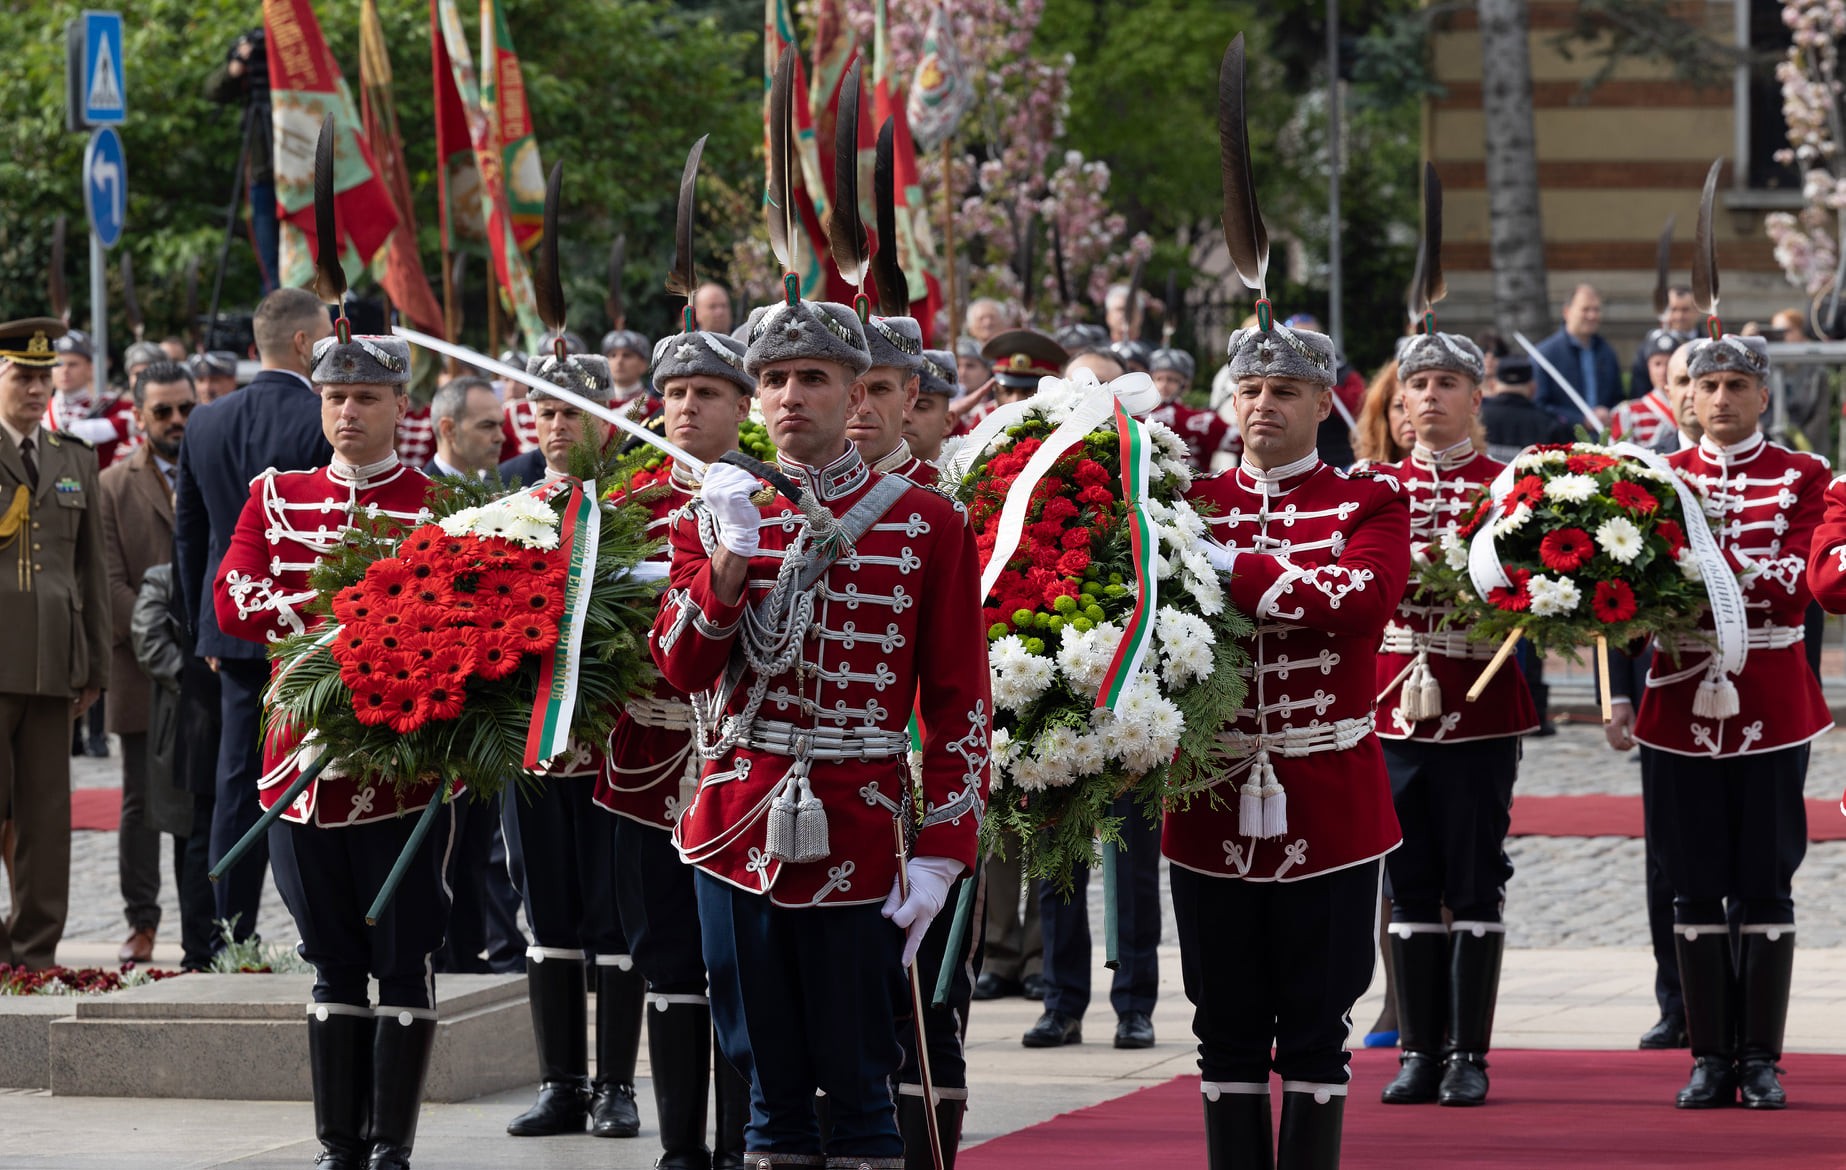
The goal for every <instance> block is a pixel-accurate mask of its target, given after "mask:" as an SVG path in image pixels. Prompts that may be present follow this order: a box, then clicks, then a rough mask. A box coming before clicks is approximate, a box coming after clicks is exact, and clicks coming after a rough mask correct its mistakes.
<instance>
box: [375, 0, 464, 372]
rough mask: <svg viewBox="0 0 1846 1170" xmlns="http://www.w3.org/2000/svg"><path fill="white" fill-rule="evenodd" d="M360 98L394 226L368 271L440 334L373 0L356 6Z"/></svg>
mask: <svg viewBox="0 0 1846 1170" xmlns="http://www.w3.org/2000/svg"><path fill="white" fill-rule="evenodd" d="M359 103H360V114H361V117H362V120H363V122H364V124H365V137H366V139H367V141H369V142H370V143H371V144H372V152H373V154H374V156H375V157H376V158H377V160H378V168H379V171H380V172H381V175H382V177H383V179H384V184H385V190H386V191H387V192H389V193H390V196H391V204H392V207H393V209H394V210H395V211H396V212H397V227H396V228H395V229H394V230H393V231H392V233H391V239H390V241H389V242H388V243H386V245H385V247H384V250H383V251H382V252H380V253H379V254H378V258H377V259H376V260H375V261H373V265H372V268H373V272H374V273H375V274H376V275H377V277H378V283H379V284H380V285H381V286H383V288H384V290H385V295H387V296H389V297H390V298H391V303H392V304H394V305H396V306H397V308H398V311H399V312H401V313H403V314H404V316H405V317H406V318H407V319H409V320H410V322H411V323H412V324H414V325H415V326H416V327H417V328H418V329H421V330H423V332H425V333H433V334H435V335H437V336H438V337H445V338H446V336H447V334H446V333H445V332H444V331H443V327H442V325H443V321H442V310H441V308H440V307H438V306H437V304H436V294H435V293H434V292H433V291H431V289H430V287H429V277H427V276H425V275H424V273H423V264H422V261H421V260H420V259H419V258H418V256H417V221H416V217H415V216H414V215H413V214H412V211H411V202H410V174H409V171H408V169H407V168H406V167H405V165H404V142H403V139H402V138H401V137H400V136H399V135H398V130H397V105H396V103H395V102H394V101H393V100H392V97H391V57H390V54H389V53H387V52H386V51H385V30H384V28H383V26H382V25H380V24H379V22H378V7H377V5H376V4H374V3H373V2H372V0H363V2H362V3H361V4H360V6H359Z"/></svg>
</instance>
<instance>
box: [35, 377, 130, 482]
mask: <svg viewBox="0 0 1846 1170" xmlns="http://www.w3.org/2000/svg"><path fill="white" fill-rule="evenodd" d="M45 429H46V430H52V431H63V432H64V433H65V434H69V435H75V436H77V437H78V438H79V439H82V440H83V441H84V442H86V443H88V444H90V446H92V447H94V448H96V468H97V470H98V471H106V470H107V469H108V468H109V465H110V464H112V463H114V462H115V461H116V460H118V459H126V458H127V457H128V455H129V453H130V452H132V451H133V450H134V449H135V448H136V447H139V446H140V445H141V433H140V432H139V431H137V430H136V429H135V401H134V398H133V397H131V396H130V395H127V394H124V395H122V396H121V397H119V398H117V399H115V400H114V401H113V402H111V403H109V404H108V405H107V406H105V407H103V409H102V410H100V411H98V412H97V413H95V414H93V415H92V414H91V413H90V396H89V395H88V394H85V395H82V396H81V397H72V398H66V397H65V396H64V395H63V394H56V393H54V394H53V395H52V396H51V401H50V402H48V403H46V404H45Z"/></svg>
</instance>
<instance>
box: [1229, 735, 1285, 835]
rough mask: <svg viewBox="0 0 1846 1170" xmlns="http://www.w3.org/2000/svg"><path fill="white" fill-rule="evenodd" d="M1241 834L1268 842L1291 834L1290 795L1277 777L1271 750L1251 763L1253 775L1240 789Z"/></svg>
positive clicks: (1238, 791)
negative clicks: (1289, 818)
mask: <svg viewBox="0 0 1846 1170" xmlns="http://www.w3.org/2000/svg"><path fill="white" fill-rule="evenodd" d="M1237 795H1238V799H1237V832H1238V834H1239V835H1240V836H1244V837H1256V838H1259V839H1267V838H1269V837H1280V836H1281V835H1282V834H1284V833H1286V832H1288V793H1286V792H1284V791H1283V790H1282V781H1281V780H1279V779H1277V778H1276V770H1275V765H1273V764H1271V763H1270V762H1269V753H1268V751H1266V750H1264V751H1258V752H1257V753H1256V758H1255V759H1254V760H1252V761H1250V772H1249V774H1248V775H1247V776H1245V777H1244V782H1243V786H1242V787H1241V788H1239V789H1238V790H1237Z"/></svg>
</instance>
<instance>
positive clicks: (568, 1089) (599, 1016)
mask: <svg viewBox="0 0 1846 1170" xmlns="http://www.w3.org/2000/svg"><path fill="white" fill-rule="evenodd" d="M526 371H527V372H528V373H531V374H536V375H538V376H539V377H541V378H544V379H546V380H547V381H549V382H552V383H554V384H556V385H558V386H562V387H564V388H565V389H567V390H570V391H573V392H574V393H576V394H577V395H578V396H579V397H581V398H587V399H589V400H590V401H592V402H608V401H609V395H610V390H609V363H608V362H606V361H604V360H603V359H602V358H600V357H597V356H595V355H594V354H583V353H571V352H569V351H568V349H567V350H566V352H565V353H563V354H560V353H558V352H556V351H555V350H554V351H552V352H548V353H544V354H535V355H533V356H532V357H531V358H529V359H527V362H526ZM528 400H529V401H530V402H531V403H532V408H533V412H534V417H535V418H536V419H537V420H538V434H539V441H540V444H541V445H540V447H539V449H538V450H536V451H532V452H529V453H527V454H525V455H521V456H519V457H518V458H517V459H514V460H512V461H510V462H508V463H502V464H501V465H500V475H501V478H502V479H505V480H507V481H508V482H511V481H512V480H515V479H517V480H519V481H520V482H522V483H526V484H534V483H541V482H544V481H545V480H548V479H552V478H555V477H557V476H560V475H564V474H566V473H567V471H568V468H569V466H570V453H571V450H572V449H573V448H574V447H576V445H577V444H578V443H579V442H581V441H582V439H583V437H584V436H585V435H589V436H592V437H594V438H595V439H597V440H599V441H600V440H601V439H603V438H605V437H606V436H607V434H608V430H609V424H607V423H605V422H603V421H602V420H601V419H598V418H596V417H594V416H593V415H590V414H587V413H585V412H584V411H583V410H581V409H580V408H578V407H576V406H573V405H571V404H570V403H568V402H566V401H564V400H563V399H561V398H555V397H553V396H551V395H548V394H546V393H545V392H544V391H543V390H538V389H534V390H533V391H532V392H531V393H530V395H528ZM544 771H545V772H546V775H547V777H548V782H547V783H546V784H544V785H543V786H541V787H539V788H538V789H536V790H535V791H532V792H519V793H512V792H509V793H508V794H507V796H506V799H505V801H504V804H503V812H502V821H503V825H504V828H505V833H506V851H507V863H508V868H509V869H510V870H511V872H512V874H513V884H514V885H516V886H518V887H519V896H520V899H521V901H523V902H524V904H525V909H526V923H527V925H528V926H529V927H530V928H531V931H532V945H531V946H529V947H527V948H526V987H527V993H528V994H529V995H530V997H531V1001H532V1030H533V1032H534V1033H535V1034H536V1036H537V1039H538V1064H539V1087H538V1100H537V1101H536V1102H535V1103H534V1104H533V1106H532V1108H530V1109H528V1110H526V1111H525V1112H524V1113H521V1114H520V1115H519V1116H518V1117H515V1118H514V1119H513V1120H512V1121H510V1122H508V1123H507V1127H506V1132H508V1133H510V1134H512V1135H513V1136H514V1137H546V1136H550V1135H553V1134H560V1133H582V1132H583V1128H584V1123H585V1122H586V1121H587V1122H589V1125H590V1132H592V1133H594V1134H596V1135H597V1136H598V1137H634V1136H636V1135H637V1134H639V1133H640V1132H641V1115H640V1113H639V1111H638V1110H637V1109H636V1107H635V1090H634V1078H635V1061H636V1059H637V1057H638V1056H639V1054H640V1047H641V1011H642V997H643V996H644V995H645V993H646V990H647V985H646V981H645V980H644V979H643V978H642V976H641V972H639V971H637V970H636V969H635V963H634V958H633V956H632V953H631V952H630V950H629V947H628V938H627V935H626V934H625V933H624V932H623V930H622V917H621V912H620V909H619V907H618V904H617V901H616V895H615V885H614V882H615V825H616V818H614V817H612V816H609V815H607V813H606V812H605V811H604V810H602V809H599V808H597V807H595V805H593V804H592V803H591V800H590V797H591V795H592V793H593V792H594V790H595V787H596V782H597V780H598V778H600V777H601V775H602V772H603V754H602V750H601V745H598V744H587V743H579V742H577V741H575V740H573V741H572V742H571V751H570V752H569V753H568V754H566V755H563V756H560V757H559V758H558V759H555V760H552V761H551V762H550V763H549V764H548V765H547V766H546V768H545V769H544ZM592 956H593V963H592V965H593V967H594V969H595V972H596V1080H595V1082H594V1083H592V1082H591V1081H590V1076H589V1051H588V1045H587V1042H586V1037H587V1034H588V1033H587V1028H588V1019H587V1016H588V1012H589V1002H588V988H587V976H586V972H585V970H584V964H585V962H586V960H590V959H591V958H592Z"/></svg>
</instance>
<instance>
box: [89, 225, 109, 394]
mask: <svg viewBox="0 0 1846 1170" xmlns="http://www.w3.org/2000/svg"><path fill="white" fill-rule="evenodd" d="M90 353H91V355H92V356H91V358H90V380H91V387H92V389H93V391H94V393H95V399H94V401H95V402H96V403H97V405H98V406H100V405H101V404H102V403H104V402H105V401H107V399H108V389H109V278H108V268H107V265H106V261H105V260H104V259H103V238H102V237H101V236H99V235H97V234H96V229H95V228H93V227H92V228H91V229H90Z"/></svg>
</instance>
